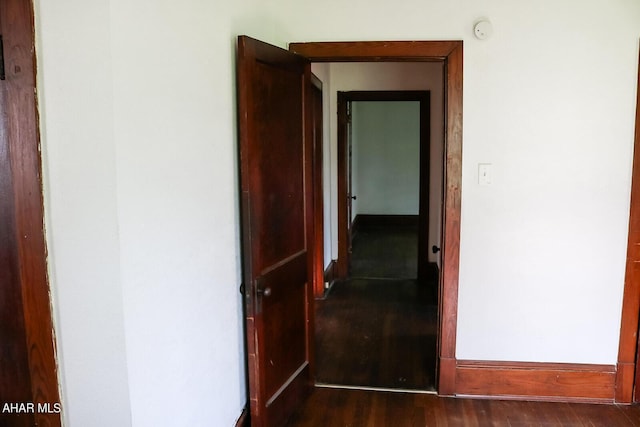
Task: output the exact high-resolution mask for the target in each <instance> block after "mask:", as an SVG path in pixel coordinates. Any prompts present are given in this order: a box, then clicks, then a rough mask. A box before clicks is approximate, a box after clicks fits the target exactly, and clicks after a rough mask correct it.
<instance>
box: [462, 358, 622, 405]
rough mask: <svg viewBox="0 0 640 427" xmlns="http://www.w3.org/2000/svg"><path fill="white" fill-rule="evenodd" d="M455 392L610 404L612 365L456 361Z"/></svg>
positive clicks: (614, 374)
mask: <svg viewBox="0 0 640 427" xmlns="http://www.w3.org/2000/svg"><path fill="white" fill-rule="evenodd" d="M455 376H456V386H455V390H456V395H458V396H475V397H486V398H497V397H499V398H501V399H523V400H541V401H560V402H589V403H613V402H614V400H615V394H616V393H615V388H616V387H615V383H616V367H615V366H614V365H587V364H569V363H528V362H493V361H473V360H458V361H457V363H456V374H455Z"/></svg>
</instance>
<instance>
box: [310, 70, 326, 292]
mask: <svg viewBox="0 0 640 427" xmlns="http://www.w3.org/2000/svg"><path fill="white" fill-rule="evenodd" d="M309 93H310V94H311V104H312V105H311V110H312V119H311V123H312V131H313V137H312V141H313V148H312V150H313V156H312V159H311V168H312V175H313V177H312V180H313V218H312V219H311V221H313V242H312V244H313V254H312V257H313V263H314V266H313V272H312V274H313V277H314V279H313V294H314V297H315V298H320V297H322V296H323V295H324V291H325V289H324V277H323V268H324V191H323V187H324V186H323V185H322V184H323V183H322V160H323V155H322V149H323V147H322V146H323V143H324V141H323V132H322V131H323V116H322V115H323V105H322V82H321V81H320V79H318V77H316V76H315V75H314V74H311V88H310V89H309Z"/></svg>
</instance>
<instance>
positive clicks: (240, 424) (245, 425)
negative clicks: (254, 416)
mask: <svg viewBox="0 0 640 427" xmlns="http://www.w3.org/2000/svg"><path fill="white" fill-rule="evenodd" d="M250 425H251V419H250V417H249V411H248V410H247V407H246V406H245V407H244V408H243V409H242V413H241V414H240V418H238V421H236V427H249V426H250Z"/></svg>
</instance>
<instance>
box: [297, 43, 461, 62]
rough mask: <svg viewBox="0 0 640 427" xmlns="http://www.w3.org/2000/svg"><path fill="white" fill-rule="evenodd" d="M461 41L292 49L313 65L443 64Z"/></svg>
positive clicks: (299, 46) (310, 45) (316, 45)
mask: <svg viewBox="0 0 640 427" xmlns="http://www.w3.org/2000/svg"><path fill="white" fill-rule="evenodd" d="M461 44H462V42H461V41H458V40H452V41H371V42H311V43H291V44H289V50H290V51H291V52H294V53H297V54H298V55H302V56H304V57H305V58H308V59H310V60H311V61H312V62H383V61H398V62H402V61H404V62H409V61H411V62H442V61H446V60H447V58H449V55H451V52H453V51H454V50H456V49H457V48H458V47H459V46H460V45H461Z"/></svg>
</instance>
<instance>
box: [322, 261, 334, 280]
mask: <svg viewBox="0 0 640 427" xmlns="http://www.w3.org/2000/svg"><path fill="white" fill-rule="evenodd" d="M336 277H337V276H336V260H335V259H332V260H331V262H330V263H329V265H328V266H327V268H325V270H324V281H325V283H331V282H333V281H334V280H336Z"/></svg>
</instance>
